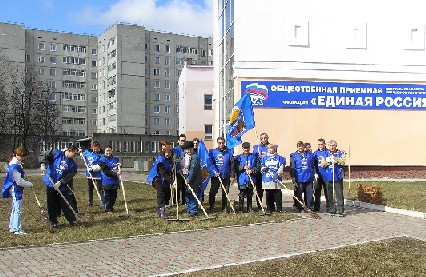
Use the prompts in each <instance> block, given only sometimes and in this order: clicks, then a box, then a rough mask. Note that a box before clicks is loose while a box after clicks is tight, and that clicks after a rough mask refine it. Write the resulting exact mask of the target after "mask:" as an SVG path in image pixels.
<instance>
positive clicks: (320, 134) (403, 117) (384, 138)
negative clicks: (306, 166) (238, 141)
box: [234, 78, 426, 166]
mask: <svg viewBox="0 0 426 277" xmlns="http://www.w3.org/2000/svg"><path fill="white" fill-rule="evenodd" d="M244 80H246V79H244ZM262 80H268V79H262ZM240 81H242V79H238V78H237V79H236V82H235V92H236V93H235V95H234V99H235V102H236V101H238V100H239V99H240V97H241V94H240V91H241V90H240ZM254 116H255V121H256V128H255V129H252V130H250V131H248V132H247V133H246V134H245V135H244V136H243V138H242V140H243V142H244V141H248V142H250V143H251V144H252V146H253V144H256V143H260V142H259V139H258V137H259V136H260V134H261V133H263V132H266V133H267V134H268V135H269V142H271V143H274V144H278V145H279V147H278V153H279V154H280V155H282V156H285V157H286V158H287V161H288V162H289V155H290V153H292V152H294V151H296V143H297V141H299V140H301V141H303V142H310V143H311V145H312V149H313V150H315V149H317V140H318V138H324V139H325V140H326V142H328V140H330V139H334V140H336V141H337V144H338V148H339V149H342V150H345V151H346V152H349V149H350V163H351V165H379V166H380V165H383V166H396V165H426V155H425V154H424V152H425V149H426V129H425V125H426V124H425V119H426V112H425V111H410V110H407V111H395V110H349V109H347V110H344V109H271V108H254ZM256 134H257V138H256ZM349 144H350V148H349ZM235 151H236V153H241V146H238V147H236V148H235ZM288 162H287V163H288Z"/></svg>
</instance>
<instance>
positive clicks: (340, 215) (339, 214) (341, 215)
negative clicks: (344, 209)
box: [337, 213, 345, 217]
mask: <svg viewBox="0 0 426 277" xmlns="http://www.w3.org/2000/svg"><path fill="white" fill-rule="evenodd" d="M337 216H338V217H345V215H344V214H343V213H338V214H337Z"/></svg>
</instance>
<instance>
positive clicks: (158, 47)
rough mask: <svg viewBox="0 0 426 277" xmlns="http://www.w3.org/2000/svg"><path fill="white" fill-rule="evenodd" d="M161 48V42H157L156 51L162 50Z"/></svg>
mask: <svg viewBox="0 0 426 277" xmlns="http://www.w3.org/2000/svg"><path fill="white" fill-rule="evenodd" d="M160 50H161V47H160V44H156V45H155V51H156V52H160Z"/></svg>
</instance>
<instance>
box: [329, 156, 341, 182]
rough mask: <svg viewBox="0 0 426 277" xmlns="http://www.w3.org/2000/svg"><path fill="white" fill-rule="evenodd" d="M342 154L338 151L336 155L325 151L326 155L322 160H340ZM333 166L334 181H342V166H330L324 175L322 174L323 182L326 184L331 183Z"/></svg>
mask: <svg viewBox="0 0 426 277" xmlns="http://www.w3.org/2000/svg"><path fill="white" fill-rule="evenodd" d="M342 155H343V153H342V152H340V151H337V153H334V154H332V153H330V150H327V155H326V156H325V157H324V158H327V157H330V158H334V157H335V158H340V157H342ZM333 166H334V181H340V180H343V165H338V164H334V165H333V164H330V165H329V166H327V167H326V168H325V174H324V181H327V182H333Z"/></svg>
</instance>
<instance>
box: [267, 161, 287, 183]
mask: <svg viewBox="0 0 426 277" xmlns="http://www.w3.org/2000/svg"><path fill="white" fill-rule="evenodd" d="M261 163H262V167H268V168H269V170H268V171H267V172H266V173H264V174H262V182H265V183H267V182H276V181H277V179H278V180H280V181H282V175H281V174H280V175H278V169H279V168H280V167H281V166H282V167H283V169H284V167H285V164H286V159H285V158H284V157H282V156H280V155H273V156H272V155H267V156H265V157H263V158H262V160H261Z"/></svg>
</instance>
